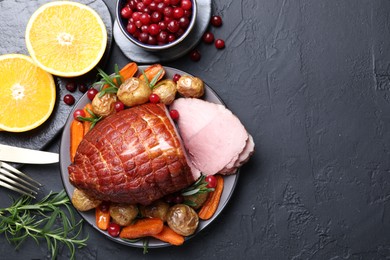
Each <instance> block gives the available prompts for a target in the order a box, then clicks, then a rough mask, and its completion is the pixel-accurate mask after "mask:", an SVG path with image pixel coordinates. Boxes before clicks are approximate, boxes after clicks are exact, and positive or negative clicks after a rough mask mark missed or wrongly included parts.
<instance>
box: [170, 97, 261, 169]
mask: <svg viewBox="0 0 390 260" xmlns="http://www.w3.org/2000/svg"><path fill="white" fill-rule="evenodd" d="M171 109H176V110H178V111H179V114H180V117H179V120H178V128H179V132H180V135H181V137H182V139H183V142H184V146H185V148H186V149H187V151H188V154H189V157H190V159H191V161H192V164H193V165H194V166H195V168H197V169H199V170H200V171H201V172H202V173H203V174H205V175H213V174H216V173H223V174H232V173H234V172H235V171H236V170H237V167H239V166H241V164H242V163H243V162H245V161H247V160H248V159H249V157H250V155H251V154H252V153H253V150H254V143H253V139H252V137H250V136H249V134H248V132H247V131H246V130H245V128H244V126H243V125H242V124H241V122H240V120H239V119H238V118H237V117H236V116H235V115H233V113H232V112H231V111H230V110H228V109H226V108H225V107H224V106H223V105H219V104H214V103H210V102H207V101H204V100H201V99H192V98H179V99H177V100H175V102H174V103H173V104H172V105H171Z"/></svg>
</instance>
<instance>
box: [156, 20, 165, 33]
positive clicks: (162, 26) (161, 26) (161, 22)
mask: <svg viewBox="0 0 390 260" xmlns="http://www.w3.org/2000/svg"><path fill="white" fill-rule="evenodd" d="M158 27H159V28H160V30H161V31H165V30H166V29H167V23H166V22H165V21H160V22H158Z"/></svg>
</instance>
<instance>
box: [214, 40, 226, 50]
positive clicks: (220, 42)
mask: <svg viewBox="0 0 390 260" xmlns="http://www.w3.org/2000/svg"><path fill="white" fill-rule="evenodd" d="M214 44H215V47H216V48H217V49H223V48H225V42H224V40H221V39H217V40H215V43H214Z"/></svg>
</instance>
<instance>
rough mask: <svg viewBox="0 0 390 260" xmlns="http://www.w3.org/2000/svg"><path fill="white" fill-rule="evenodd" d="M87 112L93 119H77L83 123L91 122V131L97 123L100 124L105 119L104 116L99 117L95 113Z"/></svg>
mask: <svg viewBox="0 0 390 260" xmlns="http://www.w3.org/2000/svg"><path fill="white" fill-rule="evenodd" d="M86 110H87V112H88V113H89V114H90V115H91V117H83V116H78V117H77V119H78V120H81V121H88V122H91V126H90V127H89V129H90V130H91V129H92V128H93V127H94V126H95V125H96V123H97V122H99V121H100V120H101V119H102V118H103V117H102V116H97V115H96V114H95V113H94V112H92V111H91V110H90V109H88V108H87V109H86Z"/></svg>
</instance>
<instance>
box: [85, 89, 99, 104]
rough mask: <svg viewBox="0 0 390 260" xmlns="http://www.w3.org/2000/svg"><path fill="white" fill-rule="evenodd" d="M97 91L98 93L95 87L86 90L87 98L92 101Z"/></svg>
mask: <svg viewBox="0 0 390 260" xmlns="http://www.w3.org/2000/svg"><path fill="white" fill-rule="evenodd" d="M97 93H99V91H98V90H97V89H96V88H90V89H89V90H88V91H87V96H88V99H89V100H91V101H92V100H93V99H94V98H95V96H96V94H97Z"/></svg>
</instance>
